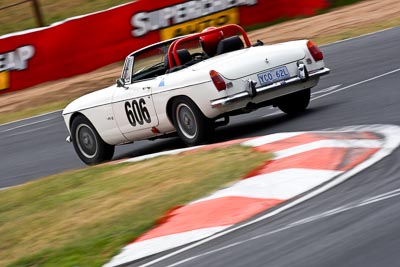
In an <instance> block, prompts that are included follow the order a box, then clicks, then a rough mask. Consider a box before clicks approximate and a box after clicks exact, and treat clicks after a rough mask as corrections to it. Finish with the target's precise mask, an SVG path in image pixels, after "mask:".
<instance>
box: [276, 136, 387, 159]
mask: <svg viewBox="0 0 400 267" xmlns="http://www.w3.org/2000/svg"><path fill="white" fill-rule="evenodd" d="M382 145H383V141H381V140H358V139H357V140H352V139H349V140H319V141H315V142H312V143H308V144H304V145H299V146H295V147H291V148H288V149H283V150H280V151H278V152H275V153H274V155H275V157H274V159H281V158H285V157H289V156H293V155H296V154H299V153H303V152H307V151H311V150H314V149H319V148H330V147H332V148H380V147H381V146H382Z"/></svg>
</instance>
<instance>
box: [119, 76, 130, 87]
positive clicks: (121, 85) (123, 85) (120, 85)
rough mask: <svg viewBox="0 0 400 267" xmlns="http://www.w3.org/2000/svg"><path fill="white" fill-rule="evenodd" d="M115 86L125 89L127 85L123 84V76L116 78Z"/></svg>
mask: <svg viewBox="0 0 400 267" xmlns="http://www.w3.org/2000/svg"><path fill="white" fill-rule="evenodd" d="M117 87H123V88H125V89H127V88H128V87H126V86H125V80H124V79H123V78H119V79H118V80H117Z"/></svg>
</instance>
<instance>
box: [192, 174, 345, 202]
mask: <svg viewBox="0 0 400 267" xmlns="http://www.w3.org/2000/svg"><path fill="white" fill-rule="evenodd" d="M342 173H343V172H342V171H334V170H312V169H295V168H293V169H284V170H280V171H276V172H271V173H267V174H261V175H257V176H254V177H251V178H248V179H245V180H241V181H239V182H237V183H235V184H234V185H233V186H231V187H229V188H226V189H222V190H219V191H217V192H215V193H213V194H211V195H210V196H208V197H205V198H201V199H199V200H197V201H194V202H192V203H198V202H203V201H207V200H212V199H217V198H221V197H248V198H260V199H281V200H288V199H290V198H292V197H295V196H297V195H299V194H302V193H304V192H306V191H308V190H310V189H311V188H314V187H315V186H317V185H319V184H322V183H324V182H326V181H328V180H331V179H333V178H334V177H335V176H337V175H339V174H342Z"/></svg>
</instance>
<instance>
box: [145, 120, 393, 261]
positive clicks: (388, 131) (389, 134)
mask: <svg viewBox="0 0 400 267" xmlns="http://www.w3.org/2000/svg"><path fill="white" fill-rule="evenodd" d="M373 127H374V130H375V131H377V132H379V133H381V134H382V135H384V136H385V138H386V142H385V144H384V146H383V148H382V149H381V150H380V151H378V152H376V153H375V154H374V155H372V156H371V157H370V158H369V159H367V160H366V161H364V162H362V163H361V164H359V165H357V166H356V167H354V168H353V169H351V170H350V171H347V172H345V173H343V174H342V175H340V176H338V177H337V178H336V179H334V180H332V181H331V182H328V183H326V184H324V185H323V186H321V187H319V188H318V189H316V190H314V191H312V192H310V193H308V194H306V195H304V196H302V197H300V198H298V199H296V200H294V201H292V202H289V203H288V204H286V205H283V206H282V207H280V208H278V209H276V210H273V211H271V212H268V213H267V214H265V215H263V216H261V217H258V218H256V219H254V220H251V221H249V222H247V223H244V224H241V225H239V226H236V227H233V228H231V229H227V230H226V231H222V232H220V233H217V234H215V235H213V236H210V237H208V238H205V239H203V240H201V241H199V242H196V243H193V244H192V245H189V246H186V247H184V248H181V249H178V250H176V251H174V252H172V253H169V254H166V255H164V256H162V257H159V258H158V259H155V260H152V261H150V262H148V263H146V264H143V265H141V267H146V266H151V265H153V264H155V263H159V262H161V261H163V260H165V259H168V258H170V257H173V256H175V255H177V254H180V253H182V252H185V251H188V250H190V249H192V248H195V247H198V246H200V245H202V244H205V243H207V242H210V241H211V240H214V239H217V238H219V237H221V236H224V235H227V234H229V233H232V232H234V231H237V230H239V229H242V228H245V227H247V226H249V225H253V224H255V223H257V222H259V221H262V220H265V219H267V218H270V217H273V216H275V215H277V214H279V213H281V212H283V211H285V210H288V209H290V208H292V207H294V206H297V205H299V204H300V203H303V202H305V201H307V200H309V199H311V198H313V197H315V196H317V195H319V194H321V193H323V192H325V191H327V190H329V189H331V188H333V187H335V186H337V185H339V184H341V183H342V182H344V181H346V180H347V179H349V178H351V177H352V176H354V175H356V174H357V173H359V172H361V171H363V170H365V169H366V168H368V167H369V166H371V165H373V164H375V163H377V162H378V161H380V160H382V159H383V158H385V157H386V156H388V155H390V153H391V152H392V151H393V150H394V149H395V148H397V147H398V146H399V145H400V127H399V126H396V125H381V126H380V127H379V126H378V125H374V126H373ZM355 128H356V129H357V130H363V131H367V132H368V131H370V130H371V129H370V128H369V127H368V125H366V126H364V127H362V126H356V127H355ZM347 129H348V130H351V127H347Z"/></svg>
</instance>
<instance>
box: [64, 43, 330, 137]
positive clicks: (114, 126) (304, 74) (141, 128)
mask: <svg viewBox="0 0 400 267" xmlns="http://www.w3.org/2000/svg"><path fill="white" fill-rule="evenodd" d="M308 44H309V41H308V40H300V41H291V42H285V43H280V44H274V45H264V46H250V47H244V48H242V49H239V50H236V51H232V52H228V53H224V54H221V55H217V56H214V57H211V58H208V59H204V60H200V61H199V62H196V63H195V64H193V65H190V66H187V67H185V68H182V69H179V70H177V71H173V72H170V73H164V74H161V75H158V76H157V77H152V78H149V79H143V80H139V81H131V82H129V80H130V75H131V74H129V79H128V82H127V81H126V80H125V82H124V83H125V84H124V85H123V87H121V84H119V85H112V86H110V87H108V88H105V89H102V90H99V91H96V92H93V93H90V94H88V95H85V96H82V97H80V98H78V99H76V100H75V101H73V102H72V103H70V104H69V105H68V106H67V107H66V108H65V109H64V111H63V116H64V120H65V124H66V126H67V128H68V130H69V131H70V133H71V136H72V141H74V133H72V132H71V124H72V120H73V119H74V117H75V116H76V115H77V114H80V115H83V116H84V117H86V118H87V119H88V120H89V121H90V122H91V124H92V125H93V126H94V128H95V130H96V131H97V132H98V134H99V136H100V137H101V139H102V140H103V141H104V142H105V143H107V144H109V145H119V144H124V143H130V142H134V141H138V140H143V139H150V138H156V137H159V136H162V135H165V134H169V133H172V132H175V131H176V125H174V123H173V119H172V118H171V116H172V115H173V114H171V110H170V109H171V101H173V100H174V99H175V98H177V97H181V96H185V97H187V98H189V99H190V100H191V101H192V102H194V103H195V105H196V106H197V107H198V109H199V110H200V111H201V113H202V114H203V115H204V116H205V117H206V118H209V119H210V120H216V119H218V118H221V117H227V116H230V115H232V114H238V113H240V111H241V110H242V109H245V108H246V107H247V108H248V107H249V106H251V107H257V105H259V106H264V105H270V104H276V103H274V100H276V99H279V97H282V96H285V95H289V94H292V93H295V92H299V91H302V90H304V89H308V88H312V87H314V86H315V85H317V83H318V81H319V78H320V76H322V75H324V74H327V73H329V69H327V68H325V65H324V61H323V60H318V61H316V60H315V59H314V58H313V55H312V54H311V51H310V49H309V48H308ZM134 54H135V53H132V54H130V55H129V56H128V57H127V60H126V62H125V66H124V71H123V74H122V77H125V78H127V77H128V76H127V75H126V72H130V71H132V69H129V68H130V67H131V68H132V65H130V64H131V63H132V62H133V61H134V60H135V59H134V56H133V55H134ZM132 64H133V63H132ZM282 67H285V68H286V70H287V71H288V74H289V76H290V77H286V78H285V79H283V80H282V79H278V80H277V81H274V82H270V83H268V82H266V81H267V79H268V77H270V76H271V75H279V73H278V74H277V73H275V74H274V73H271V72H270V71H271V70H272V71H276V72H279V71H280V72H281V73H282V72H283V74H284V75H286V76H287V73H285V72H286V70H285V68H283V69H282ZM277 68H281V69H277ZM304 69H306V70H304ZM211 70H215V71H217V72H218V74H219V75H220V76H219V77H222V79H223V80H224V82H225V84H226V87H227V88H226V89H224V90H220V91H219V90H217V89H216V85H215V84H214V82H213V80H212V79H211V78H210V71H211ZM268 75H269V76H268ZM271 77H272V76H271ZM274 79H275V78H274ZM262 82H264V83H265V84H264V85H262V84H261V83H262ZM254 90H255V91H254ZM132 112H133V113H132ZM128 113H129V114H128ZM138 113H141V114H138ZM132 114H133V115H132ZM130 115H131V116H132V118H131V119H130V118H129V116H130ZM135 116H136V117H135ZM135 118H136V119H135ZM140 118H142V119H140ZM132 121H135V125H134V126H133V124H132ZM139 122H141V123H139Z"/></svg>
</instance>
